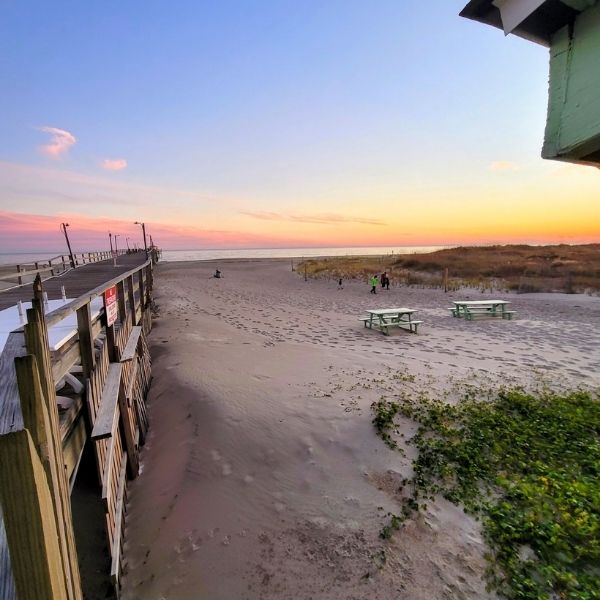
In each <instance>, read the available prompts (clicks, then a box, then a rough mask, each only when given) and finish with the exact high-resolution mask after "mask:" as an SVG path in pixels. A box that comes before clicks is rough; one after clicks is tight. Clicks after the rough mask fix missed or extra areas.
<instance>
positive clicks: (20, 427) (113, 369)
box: [0, 257, 153, 600]
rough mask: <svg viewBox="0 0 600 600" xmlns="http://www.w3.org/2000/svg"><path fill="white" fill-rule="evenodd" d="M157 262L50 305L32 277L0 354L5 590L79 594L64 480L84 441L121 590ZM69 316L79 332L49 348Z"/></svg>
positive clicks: (142, 428) (28, 594)
mask: <svg viewBox="0 0 600 600" xmlns="http://www.w3.org/2000/svg"><path fill="white" fill-rule="evenodd" d="M152 266H153V257H150V258H149V260H147V261H146V262H145V263H144V264H143V265H141V266H138V267H136V268H135V269H132V270H131V271H129V272H127V273H124V274H122V275H119V276H118V277H116V278H114V279H112V280H111V281H108V282H106V283H104V284H103V285H101V286H100V287H98V288H96V289H94V290H92V291H91V292H89V293H87V294H85V295H84V296H81V297H80V298H77V299H76V300H73V301H72V302H70V303H69V304H67V305H65V306H62V307H61V308H59V309H57V310H55V311H53V312H51V313H49V314H47V315H44V310H43V306H44V303H43V291H42V283H41V278H39V277H38V278H37V279H36V282H35V284H34V299H33V307H32V308H31V309H29V310H28V311H27V324H26V325H24V326H23V327H21V328H20V329H18V330H16V331H14V332H12V333H11V334H10V335H9V338H8V340H7V342H6V344H5V347H4V351H3V352H2V354H0V381H2V383H3V385H2V386H0V456H2V460H1V461H0V502H1V507H2V513H3V520H4V528H5V531H6V537H5V538H4V537H3V534H4V531H3V527H2V523H1V522H0V561H2V560H3V561H4V564H2V563H1V562H0V593H1V592H2V590H4V593H5V596H4V597H3V596H2V595H0V598H1V599H2V600H5V599H6V598H11V599H12V598H18V599H19V600H25V599H26V600H29V599H37V598H39V599H42V598H43V599H45V600H50V599H51V600H57V599H59V598H60V599H61V600H62V599H63V598H66V599H68V600H75V599H77V600H79V599H81V598H82V597H83V595H82V585H81V581H80V576H79V570H78V561H77V554H76V549H75V544H74V531H73V520H72V515H71V507H70V489H71V486H72V484H73V482H74V480H75V477H76V474H77V469H78V466H79V461H80V458H81V455H82V453H83V448H84V445H85V444H86V443H87V444H91V445H92V447H93V451H94V455H95V457H96V466H97V475H98V494H99V496H100V497H101V498H102V500H103V505H104V511H105V525H106V534H107V545H108V548H109V551H110V555H111V569H110V570H111V576H112V580H113V582H114V585H115V586H116V587H117V588H118V582H119V575H120V570H121V554H122V547H123V543H122V542H123V533H124V526H123V521H124V510H125V502H126V497H127V480H128V479H131V478H134V477H136V476H137V473H138V467H139V458H138V453H139V447H140V445H141V444H143V442H144V439H145V435H146V431H147V427H148V420H147V417H146V406H145V396H146V393H147V391H148V388H149V386H150V377H151V375H150V354H149V350H148V345H147V342H146V336H147V335H148V333H149V331H150V328H151V311H150V307H151V301H152ZM113 286H116V289H117V305H118V318H117V320H116V322H115V323H114V324H111V325H108V323H107V315H106V311H105V310H104V309H103V308H101V309H100V310H97V307H95V308H96V310H94V308H93V306H92V304H93V303H94V305H95V304H96V303H97V302H98V301H97V300H96V299H97V298H100V297H102V295H103V293H104V292H105V290H107V289H108V288H111V287H113ZM94 301H96V302H94ZM70 315H76V323H77V325H76V333H74V334H73V335H72V336H71V337H69V339H68V340H67V341H66V342H65V343H64V344H63V345H62V346H60V348H59V349H57V350H54V351H51V350H50V348H49V344H48V330H49V329H50V328H51V327H52V326H53V325H56V324H58V323H60V322H61V321H63V319H64V318H65V317H68V316H70ZM6 544H8V548H9V552H6V548H5V546H6ZM9 556H10V559H9V558H8V557H9ZM11 590H12V595H11Z"/></svg>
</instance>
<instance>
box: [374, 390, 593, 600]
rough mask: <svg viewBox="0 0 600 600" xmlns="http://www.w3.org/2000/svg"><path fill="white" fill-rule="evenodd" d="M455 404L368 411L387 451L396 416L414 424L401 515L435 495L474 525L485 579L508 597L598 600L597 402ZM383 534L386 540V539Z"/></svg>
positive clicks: (528, 399)
mask: <svg viewBox="0 0 600 600" xmlns="http://www.w3.org/2000/svg"><path fill="white" fill-rule="evenodd" d="M475 396H476V394H473V393H469V394H468V395H466V397H465V398H464V399H463V400H462V401H459V402H458V403H457V404H455V405H451V404H448V403H446V402H442V401H438V400H433V399H430V398H428V397H427V396H423V395H420V396H419V397H418V398H408V397H403V398H401V399H400V400H399V401H398V402H391V401H388V400H385V399H382V400H380V401H379V402H377V403H375V404H374V405H373V409H374V411H375V419H374V421H373V422H374V424H375V426H376V427H377V430H378V432H379V434H380V435H381V437H382V438H383V439H384V441H385V442H386V444H388V446H390V447H394V446H395V442H394V440H393V438H392V436H391V432H392V431H394V429H395V425H394V423H393V421H394V417H396V415H402V416H404V417H408V418H410V419H412V420H414V421H415V422H416V423H417V424H418V430H417V433H416V435H415V436H414V437H413V438H412V440H411V441H410V443H412V444H414V445H415V446H416V448H417V449H418V455H417V458H416V459H415V460H414V463H413V468H414V475H413V477H412V478H411V479H410V480H408V481H407V482H406V483H407V485H406V486H405V488H404V496H405V497H404V506H403V510H402V515H401V516H400V517H397V516H396V515H394V519H393V520H392V522H391V523H390V524H389V525H388V526H386V527H384V529H383V530H382V537H384V538H388V537H390V536H391V535H392V532H393V530H395V529H397V528H398V527H399V525H400V522H399V519H406V518H408V517H409V516H410V514H411V512H412V511H414V510H419V509H420V508H424V507H425V503H426V502H427V501H428V500H430V499H433V498H434V497H435V496H436V495H437V494H441V495H442V496H444V497H445V498H447V499H448V500H450V501H452V502H454V503H455V504H459V505H462V506H463V507H464V509H465V511H466V512H468V513H470V514H473V515H475V516H476V518H478V519H481V521H482V525H483V534H484V537H485V540H486V542H487V544H488V546H489V548H490V552H489V555H488V559H489V568H488V572H487V577H488V578H489V583H490V586H491V587H492V588H495V589H496V590H498V592H499V593H500V594H501V595H502V596H504V597H506V598H510V599H538V598H539V599H542V598H544V599H546V598H552V599H554V598H558V599H563V598H564V599H566V598H568V599H577V600H591V599H595V598H599V599H600V402H599V400H598V397H597V396H595V395H593V394H591V393H590V392H583V391H577V392H573V393H569V394H567V395H557V394H553V393H551V392H543V393H540V394H537V395H536V394H529V393H526V392H525V391H523V390H520V389H513V390H504V391H501V392H500V393H498V395H497V396H496V397H495V398H493V399H492V400H491V401H487V400H486V401H480V400H478V399H477V398H476V397H475ZM384 534H385V535H384Z"/></svg>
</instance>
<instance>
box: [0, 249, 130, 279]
mask: <svg viewBox="0 0 600 600" xmlns="http://www.w3.org/2000/svg"><path fill="white" fill-rule="evenodd" d="M122 254H127V250H119V251H118V252H116V253H114V255H115V256H121V255H122ZM112 256H113V254H111V253H110V252H108V251H107V252H77V253H75V254H73V264H71V258H70V256H69V255H68V254H59V255H58V256H53V257H52V258H48V259H45V260H39V261H34V262H30V263H20V264H18V265H12V266H11V265H1V266H0V269H1V272H0V280H2V281H8V282H12V283H14V284H15V285H22V284H23V283H31V282H32V281H33V280H34V279H35V277H36V276H37V275H38V274H39V275H40V276H41V277H42V279H44V278H45V277H54V276H55V275H60V274H62V273H64V272H65V271H68V270H69V269H72V268H73V267H79V266H82V265H87V264H89V263H94V262H99V261H101V260H108V259H109V258H112ZM10 268H12V269H13V271H12V272H10V270H9V269H10Z"/></svg>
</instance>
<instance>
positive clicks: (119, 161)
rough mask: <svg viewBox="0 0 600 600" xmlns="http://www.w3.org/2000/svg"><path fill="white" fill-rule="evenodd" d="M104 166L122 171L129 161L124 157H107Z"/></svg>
mask: <svg viewBox="0 0 600 600" xmlns="http://www.w3.org/2000/svg"><path fill="white" fill-rule="evenodd" d="M102 168H103V169H106V170H107V171H122V170H123V169H126V168H127V161H126V160H125V159H124V158H105V159H104V160H103V161H102Z"/></svg>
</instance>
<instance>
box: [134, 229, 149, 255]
mask: <svg viewBox="0 0 600 600" xmlns="http://www.w3.org/2000/svg"><path fill="white" fill-rule="evenodd" d="M134 225H141V226H142V233H143V234H144V252H146V259H147V258H148V245H147V244H146V224H145V223H140V221H136V222H135V223H134Z"/></svg>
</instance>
